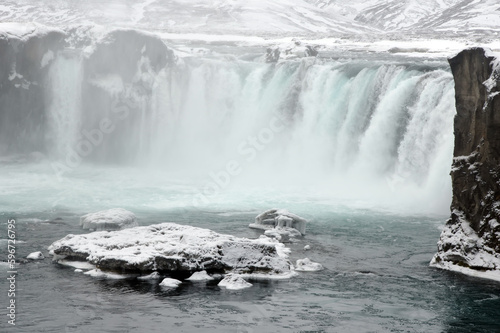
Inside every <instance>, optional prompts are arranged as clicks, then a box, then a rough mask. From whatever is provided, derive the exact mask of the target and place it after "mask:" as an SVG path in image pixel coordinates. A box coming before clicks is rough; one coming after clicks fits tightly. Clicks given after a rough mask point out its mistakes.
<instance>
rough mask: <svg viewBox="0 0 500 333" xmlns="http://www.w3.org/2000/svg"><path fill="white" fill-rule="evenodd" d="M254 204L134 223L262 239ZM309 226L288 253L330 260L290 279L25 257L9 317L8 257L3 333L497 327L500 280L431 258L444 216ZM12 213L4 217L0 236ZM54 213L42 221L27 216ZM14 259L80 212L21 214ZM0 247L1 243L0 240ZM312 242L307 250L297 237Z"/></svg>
mask: <svg viewBox="0 0 500 333" xmlns="http://www.w3.org/2000/svg"><path fill="white" fill-rule="evenodd" d="M255 213H256V212H237V211H230V212H228V211H224V212H214V211H212V212H210V211H200V210H175V211H169V212H164V213H162V214H160V213H155V214H151V213H149V214H148V213H142V214H140V213H139V214H138V217H139V219H140V222H141V224H143V225H146V224H153V223H158V222H166V221H168V222H178V223H182V224H191V225H194V226H201V227H209V228H211V229H213V230H215V231H218V232H225V233H231V234H234V235H237V236H244V237H257V236H258V235H259V233H258V232H256V231H254V230H251V229H248V228H247V225H248V223H249V222H251V221H252V220H253V218H254V216H255V215H256V214H255ZM305 215H306V217H307V218H309V219H310V220H312V223H311V224H310V225H309V229H308V235H307V236H306V237H305V238H304V239H302V240H300V241H299V242H297V243H294V244H291V245H290V247H291V248H292V255H291V258H292V260H296V259H298V258H304V257H309V258H310V259H311V260H313V261H316V262H320V263H321V264H323V266H324V267H325V270H323V271H320V272H313V273H301V274H300V275H299V276H297V277H294V278H292V279H290V280H286V281H271V282H262V281H261V282H259V281H251V282H252V283H253V284H254V285H253V287H251V288H249V289H245V290H241V291H229V290H225V289H220V288H219V287H218V286H217V283H216V282H208V283H206V282H195V283H190V282H186V283H184V284H183V285H182V286H181V287H180V288H178V289H177V290H170V291H165V290H162V289H161V288H160V287H159V286H158V285H157V283H158V282H145V281H141V282H139V281H137V280H120V281H116V280H99V279H96V278H92V277H89V276H86V275H83V274H82V273H75V272H74V269H73V268H68V267H63V266H60V265H58V264H54V263H52V262H51V260H50V258H46V259H45V260H42V261H30V262H25V263H21V264H20V265H19V267H18V279H17V281H16V289H17V290H16V296H17V297H16V302H17V303H16V304H17V305H18V306H17V309H16V310H17V318H16V319H17V320H16V326H15V327H12V326H10V325H8V324H7V319H8V318H7V316H5V312H6V310H5V308H6V306H7V305H8V303H7V302H8V298H7V297H6V295H7V283H5V281H6V280H5V277H6V271H7V267H6V266H5V265H4V266H1V271H2V283H1V284H0V289H1V290H0V293H1V295H2V296H1V297H0V299H1V300H2V309H4V310H2V318H3V319H2V322H1V326H0V327H1V331H2V332H3V331H8V332H137V331H139V332H201V331H203V332H495V331H499V330H500V283H497V282H492V281H487V280H480V279H472V278H469V277H467V276H463V275H459V274H455V273H450V272H446V271H440V270H437V269H434V268H430V267H429V266H428V263H429V260H430V258H431V257H432V255H433V253H434V251H435V249H436V246H435V243H436V241H437V239H438V237H439V229H438V228H439V226H440V225H442V224H443V221H444V219H443V218H426V217H409V216H399V215H391V214H382V213H375V212H372V211H363V210H355V211H352V210H348V209H345V210H343V211H336V212H321V213H320V212H316V213H314V212H313V213H311V212H310V213H309V214H305ZM8 217H11V215H9V213H4V214H2V215H1V216H0V218H1V219H2V223H1V226H2V230H1V234H0V235H1V237H0V238H2V239H5V234H6V223H7V218H8ZM34 217H36V218H39V219H41V220H45V219H48V220H50V219H55V218H56V217H60V218H61V219H60V220H55V221H53V222H52V223H42V222H40V221H39V220H32V219H31V220H30V218H34ZM16 218H17V226H18V229H17V231H18V234H17V240H18V241H23V242H22V243H18V244H17V253H16V256H17V258H20V259H21V258H23V257H25V256H26V255H28V254H29V253H30V252H33V251H39V250H41V251H42V252H43V253H44V254H45V255H46V256H48V253H47V251H46V248H47V246H48V245H50V244H51V243H52V242H53V241H55V240H57V239H59V238H61V237H63V236H65V235H66V234H68V233H83V232H84V231H82V230H81V229H79V227H78V216H76V215H75V214H71V213H69V212H64V211H53V212H47V213H43V214H40V215H39V216H33V215H30V216H16ZM1 244H2V248H1V251H2V252H1V253H2V257H5V254H6V243H5V241H2V243H1ZM306 244H309V245H311V247H312V249H311V250H310V251H304V250H303V247H304V245H306Z"/></svg>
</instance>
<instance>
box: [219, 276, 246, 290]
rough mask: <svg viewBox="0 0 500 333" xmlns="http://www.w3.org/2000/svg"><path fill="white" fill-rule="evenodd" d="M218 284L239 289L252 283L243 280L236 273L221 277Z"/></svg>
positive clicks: (231, 288)
mask: <svg viewBox="0 0 500 333" xmlns="http://www.w3.org/2000/svg"><path fill="white" fill-rule="evenodd" d="M218 286H219V287H224V288H226V289H229V290H240V289H246V288H250V287H251V286H252V284H251V283H248V282H247V281H245V280H244V279H243V278H242V277H241V276H240V275H238V274H228V275H226V276H225V277H224V279H222V281H221V282H219V284H218Z"/></svg>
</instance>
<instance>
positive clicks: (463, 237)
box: [431, 48, 500, 281]
mask: <svg viewBox="0 0 500 333" xmlns="http://www.w3.org/2000/svg"><path fill="white" fill-rule="evenodd" d="M449 63H450V66H451V71H452V73H453V77H454V80H455V102H456V110H457V115H456V116H455V123H454V129H455V149H454V155H453V156H454V158H453V165H452V170H451V178H452V186H453V200H452V203H451V218H450V219H449V220H448V221H447V222H446V225H445V227H444V229H443V231H442V233H441V237H440V239H439V241H438V252H437V253H436V254H435V255H434V257H433V258H432V260H431V266H434V267H438V268H443V269H448V270H453V271H459V272H462V273H465V274H468V275H473V276H478V277H484V278H490V279H495V280H499V281H500V84H499V82H500V55H499V56H498V58H497V56H496V55H495V54H494V53H492V52H490V51H488V50H485V49H482V48H472V49H467V50H464V51H462V52H460V53H459V54H458V55H456V56H455V57H453V58H451V59H449Z"/></svg>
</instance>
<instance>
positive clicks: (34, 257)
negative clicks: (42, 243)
mask: <svg viewBox="0 0 500 333" xmlns="http://www.w3.org/2000/svg"><path fill="white" fill-rule="evenodd" d="M26 258H27V259H31V260H42V259H45V257H44V255H43V253H42V252H40V251H38V252H33V253H30V254H28V256H27V257H26Z"/></svg>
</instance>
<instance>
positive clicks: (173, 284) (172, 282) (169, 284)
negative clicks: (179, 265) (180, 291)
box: [160, 278, 182, 289]
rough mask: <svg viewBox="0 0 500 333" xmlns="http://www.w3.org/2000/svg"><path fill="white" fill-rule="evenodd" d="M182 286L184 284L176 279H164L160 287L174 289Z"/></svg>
mask: <svg viewBox="0 0 500 333" xmlns="http://www.w3.org/2000/svg"><path fill="white" fill-rule="evenodd" d="M181 284H182V281H179V280H176V279H171V278H164V279H163V280H162V281H161V282H160V287H163V288H169V289H174V288H177V287H179V286H180V285H181Z"/></svg>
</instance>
